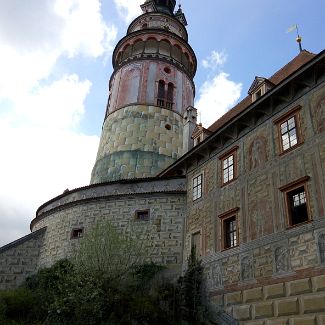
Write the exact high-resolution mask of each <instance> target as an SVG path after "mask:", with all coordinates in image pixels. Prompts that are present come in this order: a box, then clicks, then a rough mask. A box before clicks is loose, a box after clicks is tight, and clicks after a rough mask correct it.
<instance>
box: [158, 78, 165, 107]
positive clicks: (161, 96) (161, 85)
mask: <svg viewBox="0 0 325 325" xmlns="http://www.w3.org/2000/svg"><path fill="white" fill-rule="evenodd" d="M157 105H158V106H161V107H164V106H165V82H164V81H163V80H159V82H158V92H157Z"/></svg>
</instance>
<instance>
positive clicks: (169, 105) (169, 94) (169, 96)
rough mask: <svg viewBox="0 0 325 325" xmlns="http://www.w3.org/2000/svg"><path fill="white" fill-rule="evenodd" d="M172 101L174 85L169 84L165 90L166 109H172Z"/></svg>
mask: <svg viewBox="0 0 325 325" xmlns="http://www.w3.org/2000/svg"><path fill="white" fill-rule="evenodd" d="M173 99H174V85H173V84H172V83H171V82H170V83H169V84H168V88H167V103H166V108H168V109H172V108H173Z"/></svg>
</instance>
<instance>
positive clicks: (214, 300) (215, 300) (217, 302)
mask: <svg viewBox="0 0 325 325" xmlns="http://www.w3.org/2000/svg"><path fill="white" fill-rule="evenodd" d="M211 301H212V303H214V304H215V305H216V306H223V295H216V296H213V297H211Z"/></svg>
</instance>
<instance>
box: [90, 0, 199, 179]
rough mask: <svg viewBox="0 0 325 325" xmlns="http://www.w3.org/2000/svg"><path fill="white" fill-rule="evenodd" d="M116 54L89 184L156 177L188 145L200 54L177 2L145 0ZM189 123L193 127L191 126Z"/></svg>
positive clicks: (194, 121)
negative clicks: (188, 32) (141, 12)
mask: <svg viewBox="0 0 325 325" xmlns="http://www.w3.org/2000/svg"><path fill="white" fill-rule="evenodd" d="M141 8H142V10H143V14H142V15H141V16H139V17H138V18H136V19H135V20H134V21H133V22H132V23H131V24H130V26H129V28H128V30H127V35H126V36H125V37H124V38H122V39H121V40H120V41H119V43H118V44H117V45H116V47H115V50H114V53H113V58H112V61H113V67H114V72H113V74H112V76H111V79H110V82H109V98H108V104H107V110H106V114H105V119H104V124H103V129H102V135H101V139H100V144H99V148H98V153H97V158H96V162H95V165H94V168H93V171H92V176H91V184H95V183H103V182H108V181H114V180H119V179H132V178H145V177H152V176H155V175H157V174H158V173H159V172H160V171H162V170H163V169H164V168H165V167H167V166H168V165H170V164H171V163H173V162H174V161H175V160H177V159H178V158H179V157H181V156H182V155H183V154H184V153H185V151H186V150H187V149H188V148H189V147H190V145H189V144H188V142H189V140H190V136H189V134H190V132H189V130H187V129H188V128H191V127H192V126H193V125H195V123H196V115H195V114H193V108H192V105H193V100H194V93H195V87H194V83H193V77H194V75H195V72H196V57H195V54H194V52H193V50H192V48H191V47H190V45H189V44H188V42H187V41H188V35H187V31H186V28H185V26H186V25H187V23H186V18H185V16H184V14H183V13H182V10H181V8H179V10H178V11H177V12H176V13H174V8H175V0H147V1H146V2H145V3H144V4H143V5H142V6H141ZM189 124H191V125H192V126H189Z"/></svg>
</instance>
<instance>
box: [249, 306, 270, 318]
mask: <svg viewBox="0 0 325 325" xmlns="http://www.w3.org/2000/svg"><path fill="white" fill-rule="evenodd" d="M253 310H254V312H253V315H254V317H255V318H256V319H258V318H271V317H273V315H274V311H273V302H262V303H259V304H255V305H254V307H253Z"/></svg>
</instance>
